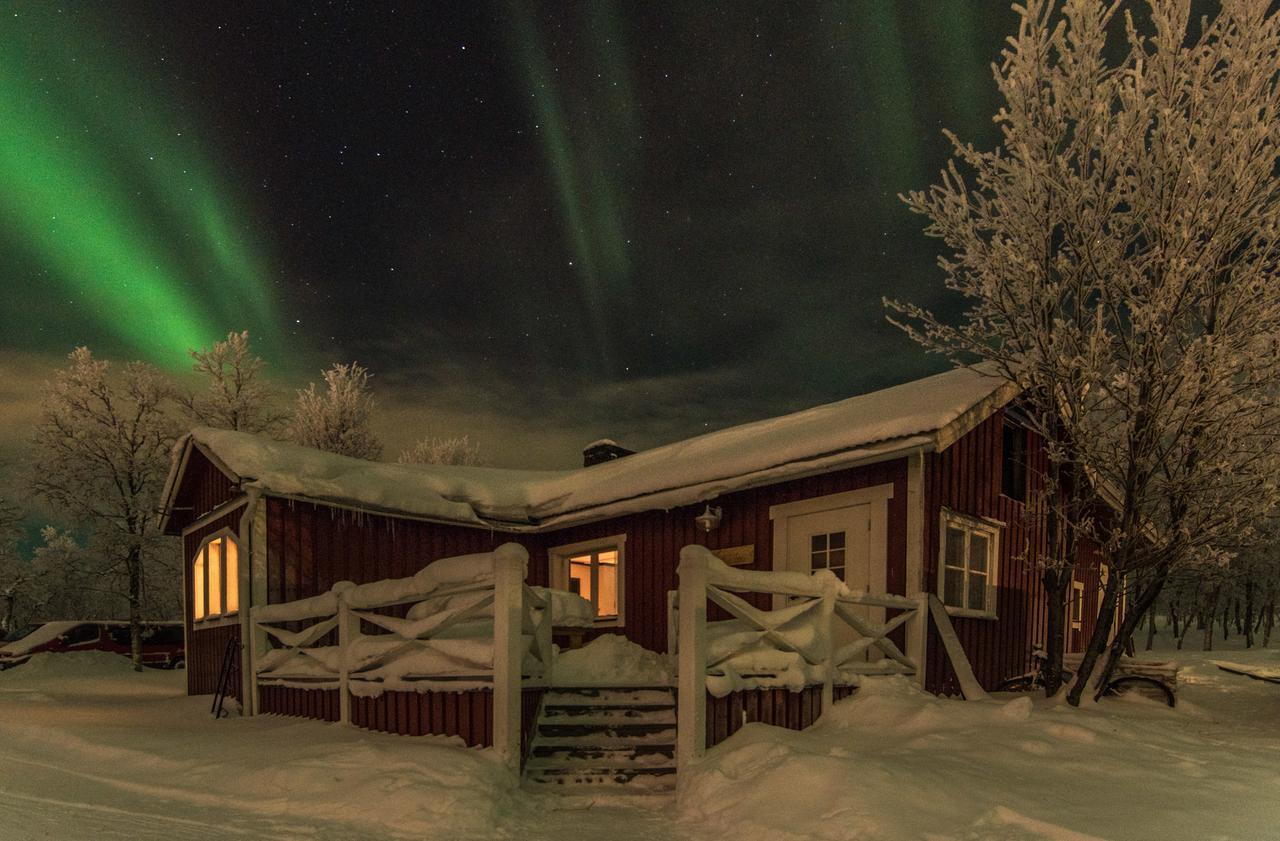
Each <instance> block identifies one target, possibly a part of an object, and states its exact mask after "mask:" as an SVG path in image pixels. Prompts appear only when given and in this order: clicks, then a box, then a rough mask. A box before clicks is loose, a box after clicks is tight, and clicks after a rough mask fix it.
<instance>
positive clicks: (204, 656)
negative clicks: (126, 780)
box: [182, 506, 244, 699]
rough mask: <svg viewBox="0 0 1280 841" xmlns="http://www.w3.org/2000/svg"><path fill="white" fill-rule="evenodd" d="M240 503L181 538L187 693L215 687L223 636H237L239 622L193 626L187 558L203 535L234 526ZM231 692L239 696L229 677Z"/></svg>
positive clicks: (237, 686)
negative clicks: (203, 626)
mask: <svg viewBox="0 0 1280 841" xmlns="http://www.w3.org/2000/svg"><path fill="white" fill-rule="evenodd" d="M243 512H244V508H243V506H241V507H238V508H236V509H235V510H233V511H229V512H227V513H226V514H223V515H222V516H221V517H218V518H217V519H215V520H213V522H211V523H208V524H206V525H204V526H201V527H200V528H198V529H195V530H193V531H191V532H190V533H189V534H186V535H184V536H183V538H182V549H183V558H182V586H183V588H184V590H183V592H184V593H185V594H186V595H185V597H184V598H183V600H182V601H183V622H184V623H185V625H186V629H187V650H186V658H187V694H188V695H207V694H209V693H211V692H216V691H217V688H218V673H219V671H220V670H221V668H222V659H223V657H224V656H225V654H226V650H227V640H229V639H235V640H237V641H238V640H239V639H240V624H239V623H238V622H237V623H234V624H231V625H218V626H215V627H206V628H200V627H195V626H193V624H192V621H191V602H192V599H193V590H192V582H191V559H192V558H194V557H195V554H196V550H197V549H199V548H200V542H201V541H202V540H204V538H205V537H206V536H207V535H210V534H213V533H214V532H216V531H219V530H220V529H224V528H230V529H233V530H235V529H238V528H239V527H240V515H241V514H242V513H243ZM236 666H237V668H236V675H239V674H240V669H239V660H238V659H237V663H236ZM231 694H232V695H233V696H234V697H236V698H237V699H239V698H240V681H239V680H232V687H231Z"/></svg>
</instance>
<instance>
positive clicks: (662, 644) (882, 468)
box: [522, 459, 907, 651]
mask: <svg viewBox="0 0 1280 841" xmlns="http://www.w3.org/2000/svg"><path fill="white" fill-rule="evenodd" d="M889 483H892V484H893V486H894V490H893V499H891V500H890V501H889V514H888V544H889V545H888V564H889V569H888V574H887V581H888V589H889V592H891V593H899V594H905V581H906V565H907V545H906V522H907V484H906V483H907V471H906V460H905V459H897V460H894V461H886V462H882V463H880V464H872V465H867V466H864V467H855V468H852V469H849V470H841V471H838V472H835V473H828V474H825V475H822V476H813V477H809V478H804V479H796V480H793V481H790V482H782V483H779V484H776V485H767V486H765V487H761V488H754V489H751V490H746V491H739V492H736V493H731V494H725V495H724V496H721V497H719V498H717V499H716V500H714V504H715V505H718V506H720V507H721V508H722V509H723V512H724V513H723V516H724V519H723V520H722V521H721V523H720V526H719V527H718V528H716V529H714V530H713V531H711V532H703V531H702V529H701V528H699V527H698V525H697V524H696V523H695V522H694V517H696V516H697V515H698V514H701V513H702V510H703V504H702V503H699V504H697V505H686V506H682V507H680V508H673V509H671V510H669V511H645V512H643V513H640V514H633V515H630V516H626V517H619V518H617V519H613V520H606V521H603V522H599V523H591V524H588V525H583V526H573V527H570V528H565V529H559V530H557V531H552V532H546V533H544V534H542V535H540V537H541V538H542V540H541V544H539V545H531V544H529V543H526V544H525V545H526V546H528V547H529V552H530V555H531V563H530V566H531V568H532V569H535V570H541V571H542V575H543V576H544V577H543V580H546V579H545V576H546V569H547V563H548V562H547V549H549V548H554V547H556V546H563V545H567V544H572V543H578V542H580V541H584V540H593V539H596V538H600V537H607V536H610V535H615V534H621V533H625V534H626V535H627V544H626V568H625V569H624V571H623V575H624V577H625V588H624V589H625V591H626V592H625V594H624V599H625V611H626V613H625V622H626V626H625V628H623V629H622V630H621V632H622V633H624V634H626V636H627V638H628V639H630V640H632V641H633V642H636V643H639V644H640V645H643V646H644V647H646V648H649V649H652V650H654V651H666V650H667V592H668V591H670V590H674V589H676V585H677V581H676V567H677V566H679V563H680V550H681V548H683V547H684V546H687V545H689V544H699V545H702V546H706V547H707V548H709V549H711V550H713V551H714V550H716V549H720V548H724V547H729V546H742V545H745V544H754V546H755V563H754V564H752V567H751V568H752V569H772V568H773V525H772V523H771V522H770V520H769V508H770V506H773V505H780V504H783V503H787V502H795V501H797V500H801V499H809V498H811V497H817V496H826V495H828V494H836V493H843V492H845V491H852V490H857V489H859V488H867V487H872V486H874V485H882V484H889ZM522 542H524V541H523V540H522ZM755 601H756V602H757V603H758V604H760V605H762V606H767V605H766V600H765V599H764V598H763V597H762V598H759V599H755ZM709 616H710V618H712V619H716V618H722V617H718V616H717V615H716V614H715V613H714V612H712V613H711V614H709Z"/></svg>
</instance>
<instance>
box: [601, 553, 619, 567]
mask: <svg viewBox="0 0 1280 841" xmlns="http://www.w3.org/2000/svg"><path fill="white" fill-rule="evenodd" d="M598 557H599V559H600V563H602V564H611V565H613V566H617V565H618V550H617V549H610V550H609V551H608V552H601V553H600V554H599V555H598Z"/></svg>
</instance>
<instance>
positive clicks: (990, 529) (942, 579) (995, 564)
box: [935, 507, 1004, 620]
mask: <svg viewBox="0 0 1280 841" xmlns="http://www.w3.org/2000/svg"><path fill="white" fill-rule="evenodd" d="M948 528H958V529H960V530H962V531H963V532H964V534H965V541H964V545H965V559H964V581H963V583H962V585H961V593H963V595H964V606H963V607H960V606H957V605H949V604H947V599H946V589H947V583H946V582H947V572H946V570H947V529H948ZM1003 529H1004V523H1001V522H999V521H998V520H992V519H988V518H986V517H976V516H973V515H971V514H961V513H959V512H957V511H952V510H951V509H949V508H945V507H944V508H943V509H942V511H941V513H940V515H939V517H938V561H937V565H936V572H937V582H936V586H935V590H936V592H937V596H938V601H940V602H942V605H943V607H945V608H946V610H947V615H949V616H958V617H963V618H968V619H995V620H998V619H999V618H1000V616H999V612H998V610H997V601H998V596H999V589H1000V588H999V583H1000V533H1001V532H1002V531H1003ZM974 534H979V535H982V536H983V537H985V538H986V539H987V571H986V576H987V586H986V592H985V594H984V599H985V606H984V607H983V608H982V609H980V610H979V609H975V608H971V607H969V606H968V605H969V573H970V564H969V549H970V546H971V545H972V543H971V538H972V535H974ZM952 568H953V569H954V568H955V567H952Z"/></svg>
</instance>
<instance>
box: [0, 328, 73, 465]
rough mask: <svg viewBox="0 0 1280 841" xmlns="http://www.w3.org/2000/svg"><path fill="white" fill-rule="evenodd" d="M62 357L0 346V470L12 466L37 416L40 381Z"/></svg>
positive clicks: (62, 361) (27, 443) (22, 452)
mask: <svg viewBox="0 0 1280 841" xmlns="http://www.w3.org/2000/svg"><path fill="white" fill-rule="evenodd" d="M65 362H66V358H65V357H63V356H60V355H57V354H50V353H29V352H24V351H16V350H6V349H0V470H4V472H6V473H9V472H11V471H12V470H14V469H15V468H16V465H17V463H18V462H20V461H21V459H22V457H23V456H24V455H25V453H26V451H27V449H28V448H29V446H30V442H31V434H32V431H33V429H34V428H35V424H36V421H37V420H38V419H39V418H40V396H41V390H42V388H43V386H44V384H45V383H46V382H48V381H50V380H52V379H53V372H54V370H55V369H57V368H60V367H62V365H63V364H65Z"/></svg>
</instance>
